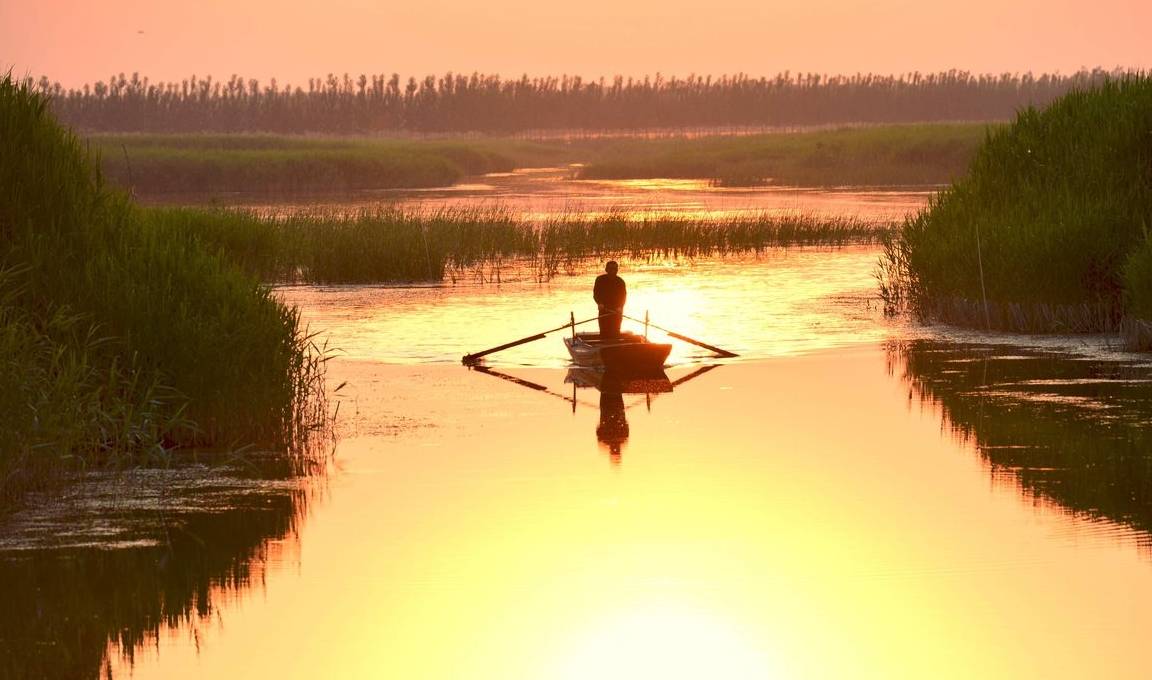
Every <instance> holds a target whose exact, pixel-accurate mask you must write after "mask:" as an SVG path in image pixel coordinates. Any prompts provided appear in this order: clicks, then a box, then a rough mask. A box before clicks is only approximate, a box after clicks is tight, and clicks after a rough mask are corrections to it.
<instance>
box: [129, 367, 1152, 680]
mask: <svg viewBox="0 0 1152 680" xmlns="http://www.w3.org/2000/svg"><path fill="white" fill-rule="evenodd" d="M887 362H888V357H887V356H886V355H885V353H884V352H883V351H882V350H881V349H879V348H876V347H861V348H856V349H841V350H838V351H836V352H833V353H828V352H824V353H817V354H814V355H808V356H801V357H791V358H782V359H774V360H768V361H755V362H745V363H737V364H732V365H726V366H723V367H721V368H720V369H718V370H714V371H711V372H708V373H705V374H703V375H700V376H698V377H697V378H695V379H693V380H692V382H691V384H690V385H687V386H684V389H675V390H674V391H673V392H672V393H669V394H663V395H660V396H658V397H656V398H654V399H653V401H652V408H651V409H650V410H649V409H647V408H633V409H630V410H629V411H628V421H629V430H630V431H629V436H628V445H627V452H626V454H625V455H626V458H625V461H624V463H623V464H622V465H619V466H611V465H605V463H604V459H603V454H602V453H601V451H600V449H599V444H598V443H597V442H596V441H595V439H594V437H593V436H592V435H593V433H594V432H595V431H596V429H597V427H598V424H599V421H600V418H601V413H600V412H599V409H598V408H583V407H580V406H578V407H577V408H576V409H575V410H574V411H573V410H572V408H571V405H570V404H569V403H566V402H564V401H562V400H561V399H559V398H556V397H550V396H548V395H547V394H543V395H542V394H541V393H540V391H539V390H535V389H526V387H525V386H524V385H521V384H518V383H515V382H513V381H508V380H496V379H493V378H492V377H491V376H489V375H483V374H482V373H479V372H475V371H468V370H466V369H463V368H461V367H458V366H439V367H437V366H411V365H393V366H384V365H380V364H378V363H373V362H362V361H352V360H337V361H336V362H335V363H334V365H333V369H332V370H333V375H332V379H333V380H339V381H343V380H351V381H352V385H351V388H350V389H351V394H352V395H353V397H352V402H353V403H350V406H351V408H349V411H348V412H349V413H350V414H351V415H349V417H348V421H346V422H345V423H344V424H343V427H344V428H345V432H346V439H345V440H344V441H343V442H342V444H341V447H340V451H339V456H338V460H339V462H340V466H341V468H342V470H343V472H340V473H337V474H336V475H335V476H334V478H333V479H332V482H331V484H332V489H331V499H330V501H329V502H328V503H326V504H325V505H324V506H323V507H322V508H319V509H318V510H317V511H316V512H315V514H314V516H313V517H312V518H311V519H310V521H309V522H308V523H307V524H306V525H305V526H304V527H303V529H302V532H301V533H302V535H301V558H300V563H299V567H298V568H297V569H295V570H281V571H279V572H277V573H274V574H271V575H269V576H268V578H267V583H266V588H265V590H264V592H263V593H262V594H261V596H259V597H255V598H248V599H247V600H246V601H244V602H242V603H237V604H236V605H235V606H231V607H228V608H227V610H226V611H224V612H223V613H222V615H221V620H222V621H223V623H222V624H221V625H220V626H218V627H213V628H212V629H210V630H205V631H201V633H200V635H199V638H198V640H197V644H196V645H193V644H191V642H190V641H189V640H187V639H184V638H182V637H181V634H175V635H173V636H171V637H170V638H166V639H164V640H162V641H161V642H160V644H159V645H158V647H157V649H156V650H154V651H145V652H144V653H143V655H142V658H138V660H137V665H136V668H135V673H134V676H135V677H139V678H153V677H155V678H160V677H163V678H185V677H189V678H191V677H197V678H199V677H238V676H246V677H276V678H304V677H309V678H311V677H318V676H322V677H340V678H381V677H411V678H477V679H487V678H493V679H496V678H500V679H505V678H636V677H661V678H665V677H666V678H699V677H713V678H846V677H850V678H921V677H933V678H973V677H1046V678H1083V677H1109V678H1141V677H1146V669H1147V668H1148V664H1149V662H1152V649H1150V648H1149V646H1148V645H1147V644H1146V637H1147V631H1148V630H1150V629H1152V571H1150V567H1149V563H1148V561H1147V559H1146V558H1145V557H1144V556H1142V555H1141V553H1140V552H1139V550H1137V549H1135V548H1134V543H1135V540H1136V537H1137V536H1138V534H1132V535H1131V536H1130V537H1129V538H1124V536H1123V535H1120V534H1117V535H1114V536H1113V539H1112V540H1109V541H1099V540H1087V541H1081V540H1079V539H1078V538H1077V536H1076V534H1075V533H1074V532H1069V531H1067V530H1066V528H1067V527H1069V526H1074V525H1076V524H1077V523H1080V522H1083V520H1081V519H1078V518H1076V517H1072V516H1069V515H1068V514H1067V513H1066V512H1063V511H1062V510H1061V509H1060V508H1059V507H1058V506H1055V505H1053V504H1049V503H1046V502H1044V501H1043V499H1032V498H1024V497H1022V496H1021V495H1020V494H1019V493H1018V492H1017V489H1015V488H1008V487H1006V486H1002V485H997V486H990V485H989V483H988V475H987V470H986V468H985V467H984V465H983V463H982V462H981V460H980V458H979V457H978V456H976V455H974V453H973V451H972V449H971V447H970V445H968V444H965V443H964V442H961V441H957V440H955V439H953V438H951V437H948V436H941V432H940V426H939V412H938V411H937V410H935V409H934V408H932V407H931V406H930V405H925V406H924V407H923V408H922V409H921V407H920V406H919V405H914V408H912V409H909V405H908V402H907V394H906V389H907V388H906V386H905V385H904V384H903V383H902V382H901V381H899V380H893V379H892V377H891V376H890V375H889V372H888V363H887ZM691 370H692V367H688V366H685V367H679V368H673V369H671V370H669V372H668V377H669V379H670V382H675V381H676V380H677V379H678V378H680V377H683V376H684V375H687V374H688V373H690V372H691ZM508 372H509V373H510V374H511V373H513V372H512V371H508ZM514 375H515V377H517V378H519V379H520V380H523V381H526V382H530V383H533V384H536V385H539V386H543V387H544V388H545V390H546V391H547V392H555V393H556V394H559V395H564V394H568V393H570V390H571V383H565V381H564V379H565V377H566V372H565V371H563V370H559V369H543V368H518V369H515V372H514ZM578 396H579V398H580V399H581V400H584V399H585V397H584V395H583V394H581V395H578ZM641 396H642V395H641ZM398 417H404V418H407V421H406V422H407V426H406V427H405V428H403V429H401V430H399V431H396V430H388V429H382V428H384V426H385V424H386V423H389V422H392V421H394V420H395V419H396V418H398ZM197 649H198V650H199V651H197ZM120 670H123V671H125V672H126V671H127V669H120Z"/></svg>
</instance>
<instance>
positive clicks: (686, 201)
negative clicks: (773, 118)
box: [188, 168, 934, 222]
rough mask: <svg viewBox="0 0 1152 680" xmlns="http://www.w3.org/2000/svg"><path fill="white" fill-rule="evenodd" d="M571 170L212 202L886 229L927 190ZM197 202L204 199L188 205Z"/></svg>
mask: <svg viewBox="0 0 1152 680" xmlns="http://www.w3.org/2000/svg"><path fill="white" fill-rule="evenodd" d="M574 172H575V170H574V169H573V168H529V169H524V170H517V171H515V172H509V173H495V174H489V175H483V176H480V177H474V178H471V179H469V180H468V181H466V182H464V183H461V184H458V185H456V186H453V187H448V188H444V189H422V190H409V189H404V190H382V191H369V192H361V193H358V194H354V195H352V196H338V197H331V198H324V197H308V198H306V199H300V200H276V201H268V200H263V199H260V198H254V197H250V196H231V197H229V196H224V197H217V198H216V200H217V201H223V202H224V203H225V204H234V205H238V206H242V207H246V208H249V209H251V210H254V211H256V212H258V213H261V214H265V215H292V214H298V213H324V214H330V215H348V214H356V213H358V212H360V211H363V210H375V209H379V208H385V207H400V208H405V209H412V210H425V211H435V210H442V209H446V210H453V209H465V210H471V209H476V208H479V209H500V210H507V211H509V212H510V213H512V214H514V215H517V216H519V217H523V218H525V219H541V220H543V219H556V218H594V217H599V216H603V215H609V214H612V215H619V214H623V215H627V216H630V217H632V218H633V219H645V218H653V217H684V218H696V219H718V218H719V219H725V218H732V217H749V216H754V215H761V214H768V215H777V216H803V215H811V216H817V217H842V216H845V215H852V216H855V217H857V218H859V219H863V220H867V221H872V222H889V221H892V220H896V219H899V218H900V217H902V216H903V215H906V214H908V213H909V212H913V211H915V210H918V209H920V208H921V207H923V206H924V205H925V204H926V203H927V202H928V199H929V198H930V197H931V196H932V194H933V193H934V191H933V190H932V189H931V188H925V187H912V188H908V189H905V190H894V189H890V188H889V189H882V190H881V189H876V190H872V189H860V188H845V189H831V190H829V189H806V188H796V187H749V188H716V187H712V186H709V183H708V181H707V180H694V179H642V180H576V179H572V176H573V174H574ZM188 200H189V202H199V201H201V200H203V198H200V199H197V198H195V197H193V198H191V199H188Z"/></svg>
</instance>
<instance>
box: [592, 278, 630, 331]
mask: <svg viewBox="0 0 1152 680" xmlns="http://www.w3.org/2000/svg"><path fill="white" fill-rule="evenodd" d="M619 268H620V266H619V265H618V264H616V261H615V260H609V261H608V264H606V265H604V271H605V273H604V274H601V275H600V276H597V277H596V285H594V286H593V287H592V298H593V299H594V300H596V305H597V307H598V308H599V310H600V337H602V338H615V337H618V336H619V335H620V322H621V321H622V320H623V314H624V300H626V299H627V298H628V289H627V287H625V285H624V279H622V278H620V277H619V276H616V271H617V270H618V269H619Z"/></svg>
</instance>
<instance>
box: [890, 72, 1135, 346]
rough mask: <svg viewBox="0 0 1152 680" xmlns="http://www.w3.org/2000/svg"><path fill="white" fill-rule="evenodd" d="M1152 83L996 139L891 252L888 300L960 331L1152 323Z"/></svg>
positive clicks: (1091, 94)
mask: <svg viewBox="0 0 1152 680" xmlns="http://www.w3.org/2000/svg"><path fill="white" fill-rule="evenodd" d="M1150 139H1152V80H1150V79H1148V78H1144V77H1132V78H1120V79H1116V80H1109V81H1107V82H1105V83H1103V84H1101V85H1100V86H1098V87H1094V88H1091V89H1085V90H1077V91H1075V92H1072V93H1070V94H1069V95H1067V96H1066V97H1063V98H1062V99H1060V100H1059V101H1057V102H1055V103H1054V104H1053V105H1052V106H1050V107H1049V108H1047V109H1045V110H1043V111H1037V110H1035V109H1027V110H1025V111H1022V112H1021V113H1020V114H1019V116H1018V117H1017V119H1016V120H1015V122H1014V123H1013V124H1012V125H1010V126H1006V127H1004V128H1001V129H997V130H994V131H990V132H989V134H988V138H987V140H986V141H985V143H984V145H983V146H982V147H981V148H980V150H979V151H978V152H977V154H976V156H975V158H974V160H973V163H972V166H971V168H970V170H969V173H968V175H967V176H966V177H964V178H963V179H961V180H959V181H957V182H956V183H955V184H953V185H952V186H951V187H950V188H949V189H947V190H946V191H944V192H942V193H941V194H940V195H939V196H938V197H936V198H935V199H934V200H933V201H932V202H931V204H930V205H929V207H928V208H927V209H925V210H924V211H922V212H921V213H920V214H918V215H916V216H915V217H912V218H910V219H908V220H907V221H906V222H905V224H904V225H903V227H902V228H901V229H900V231H899V233H898V234H897V235H896V236H895V237H894V238H892V239H890V240H889V241H888V243H887V244H886V246H885V255H884V258H883V259H882V261H881V267H880V272H879V276H880V279H881V293H882V295H883V296H884V297H885V299H886V300H887V302H888V303H889V305H890V306H892V307H893V308H899V307H902V306H907V307H909V308H911V309H912V310H913V311H915V312H917V313H920V314H922V315H925V316H928V317H933V318H937V319H941V320H944V321H948V322H953V323H960V324H964V325H971V326H977V327H991V328H998V329H1004V330H1010V331H1024V332H1091V331H1097V332H1099V331H1113V330H1117V329H1118V328H1119V326H1120V323H1121V320H1122V319H1123V318H1124V317H1125V315H1126V314H1130V313H1136V314H1149V313H1150V312H1152V266H1150V263H1149V255H1148V247H1149V246H1148V245H1147V230H1148V227H1149V225H1152V144H1150V143H1149V140H1150Z"/></svg>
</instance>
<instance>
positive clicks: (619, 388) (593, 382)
mask: <svg viewBox="0 0 1152 680" xmlns="http://www.w3.org/2000/svg"><path fill="white" fill-rule="evenodd" d="M564 382H566V383H571V384H573V385H575V386H576V387H595V388H596V389H598V390H600V391H601V392H616V393H618V394H660V393H662V392H671V391H672V381H671V380H669V379H668V376H667V375H666V374H665V373H664V371H663V370H656V371H651V372H649V373H639V374H638V373H625V374H620V373H616V372H614V371H612V370H607V371H605V370H598V369H595V368H579V367H578V368H570V369H568V375H566V376H564Z"/></svg>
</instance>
